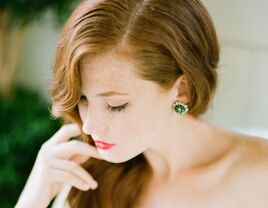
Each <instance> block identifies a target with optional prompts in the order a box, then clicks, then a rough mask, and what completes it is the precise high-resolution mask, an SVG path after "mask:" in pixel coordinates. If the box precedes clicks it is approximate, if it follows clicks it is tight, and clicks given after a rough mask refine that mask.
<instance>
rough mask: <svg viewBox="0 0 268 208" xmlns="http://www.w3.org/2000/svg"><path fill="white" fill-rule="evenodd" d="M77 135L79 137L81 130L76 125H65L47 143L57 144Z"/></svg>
mask: <svg viewBox="0 0 268 208" xmlns="http://www.w3.org/2000/svg"><path fill="white" fill-rule="evenodd" d="M79 135H81V130H80V127H79V126H78V125H77V124H65V125H63V126H62V127H61V128H60V129H59V130H58V131H57V132H56V133H55V134H54V135H53V136H52V137H51V139H49V140H48V141H47V143H49V144H59V143H62V142H65V141H68V140H69V139H70V138H72V137H77V136H79Z"/></svg>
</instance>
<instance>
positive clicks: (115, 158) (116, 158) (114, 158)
mask: <svg viewBox="0 0 268 208" xmlns="http://www.w3.org/2000/svg"><path fill="white" fill-rule="evenodd" d="M99 153H100V155H101V156H102V158H103V159H104V160H106V161H107V162H111V163H123V162H127V161H128V160H131V159H132V158H134V157H136V156H137V155H138V154H137V155H136V154H135V155H122V154H120V155H119V154H117V155H116V154H111V153H107V152H103V151H99Z"/></svg>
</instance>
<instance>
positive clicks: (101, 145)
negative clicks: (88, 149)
mask: <svg viewBox="0 0 268 208" xmlns="http://www.w3.org/2000/svg"><path fill="white" fill-rule="evenodd" d="M95 144H96V147H97V148H100V149H103V150H108V149H110V148H112V147H113V146H115V144H109V143H105V142H102V141H99V140H95Z"/></svg>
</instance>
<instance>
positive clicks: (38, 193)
mask: <svg viewBox="0 0 268 208" xmlns="http://www.w3.org/2000/svg"><path fill="white" fill-rule="evenodd" d="M80 134H81V131H80V129H79V127H78V126H77V125H75V124H68V125H64V126H62V127H61V128H60V130H59V131H57V132H56V133H55V134H54V135H53V136H52V137H51V138H50V139H49V140H48V141H46V142H45V143H44V144H43V145H42V147H41V149H40V150H39V152H38V155H37V159H36V161H35V164H34V166H33V169H32V171H31V174H30V176H29V178H28V180H27V183H26V185H25V187H24V189H23V191H22V194H21V196H20V198H19V200H18V203H17V205H16V208H22V207H27V208H29V207H47V206H48V205H49V203H50V201H51V200H52V199H53V198H54V197H55V196H56V194H57V193H58V192H59V191H60V190H61V187H62V186H63V185H64V184H70V185H71V186H74V187H76V188H78V189H80V190H83V191H86V190H88V189H89V188H92V189H95V188H96V187H97V183H96V181H95V180H94V179H93V178H92V176H91V175H90V174H89V173H88V172H87V171H86V170H85V169H83V168H82V167H81V166H80V165H79V164H82V163H83V162H85V161H87V160H88V159H89V158H90V157H94V158H97V159H101V160H102V158H101V156H100V155H99V153H98V151H97V149H96V148H95V147H94V146H91V145H89V144H86V143H84V142H82V141H78V140H72V141H68V140H69V139H70V138H71V137H76V136H79V135H80Z"/></svg>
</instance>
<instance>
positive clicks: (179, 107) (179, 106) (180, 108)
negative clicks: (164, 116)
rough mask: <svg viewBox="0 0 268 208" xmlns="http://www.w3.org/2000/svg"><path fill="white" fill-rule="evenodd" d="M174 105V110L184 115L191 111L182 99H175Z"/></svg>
mask: <svg viewBox="0 0 268 208" xmlns="http://www.w3.org/2000/svg"><path fill="white" fill-rule="evenodd" d="M173 107H174V110H175V111H176V112H177V113H178V114H180V115H184V114H186V113H187V112H188V111H189V109H188V106H187V105H186V104H184V103H183V102H181V101H175V102H174V104H173Z"/></svg>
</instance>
